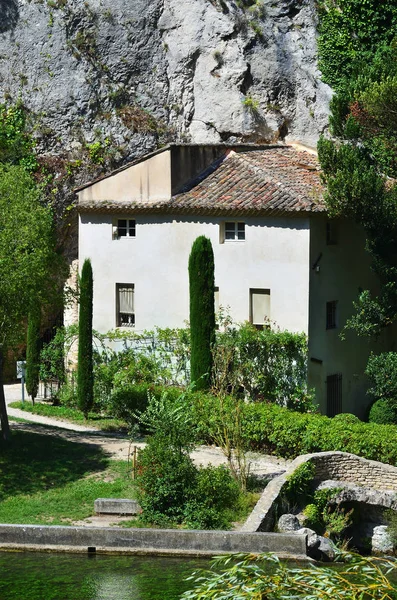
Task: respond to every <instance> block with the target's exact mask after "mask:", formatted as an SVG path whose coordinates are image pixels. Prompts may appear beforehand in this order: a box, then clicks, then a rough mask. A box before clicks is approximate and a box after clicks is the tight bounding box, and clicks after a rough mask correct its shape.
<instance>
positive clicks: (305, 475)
mask: <svg viewBox="0 0 397 600" xmlns="http://www.w3.org/2000/svg"><path fill="white" fill-rule="evenodd" d="M315 472H316V468H315V465H314V463H313V462H305V463H303V464H301V465H299V467H298V468H297V469H295V471H294V472H293V473H291V475H289V476H288V477H287V480H286V482H285V484H284V486H283V489H282V495H283V496H284V498H285V499H286V500H287V502H288V503H289V504H297V503H302V502H303V501H304V500H305V499H306V498H307V497H308V496H309V495H310V490H311V485H312V482H313V478H314V475H315Z"/></svg>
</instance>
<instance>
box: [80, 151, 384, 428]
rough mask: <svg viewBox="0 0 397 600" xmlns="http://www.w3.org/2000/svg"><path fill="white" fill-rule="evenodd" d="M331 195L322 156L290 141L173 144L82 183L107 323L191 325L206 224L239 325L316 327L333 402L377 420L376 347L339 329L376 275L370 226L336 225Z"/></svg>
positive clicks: (88, 248)
mask: <svg viewBox="0 0 397 600" xmlns="http://www.w3.org/2000/svg"><path fill="white" fill-rule="evenodd" d="M322 191H323V190H322V186H321V180H320V172H319V165H318V162H317V158H316V155H315V153H313V152H312V151H311V152H310V151H306V150H302V149H298V148H295V147H293V146H285V145H266V146H252V145H238V146H223V145H213V146H204V145H202V146H197V145H170V146H167V147H165V148H162V149H161V150H158V151H157V152H153V153H151V154H149V155H147V156H145V157H143V158H141V159H139V160H136V161H134V162H133V163H131V164H128V165H126V166H124V167H122V168H121V169H118V170H116V171H114V172H113V173H110V174H109V175H107V176H105V177H102V178H101V179H98V180H96V181H93V182H91V183H88V184H86V185H85V186H82V187H80V188H79V189H78V190H77V193H78V212H79V262H80V265H82V263H83V261H84V259H85V258H90V259H91V262H92V267H93V273H94V316H93V320H94V322H93V326H94V328H95V329H97V330H99V331H101V332H106V331H109V330H111V329H114V328H134V329H135V330H136V331H143V330H145V329H152V328H153V327H155V326H159V327H181V326H183V325H184V323H185V321H186V320H187V319H188V317H189V294H188V270H187V264H188V257H189V253H190V249H191V246H192V243H193V241H194V240H195V239H196V238H197V237H198V236H199V235H202V234H204V235H206V236H207V237H209V238H210V239H211V242H212V246H213V249H214V257H215V285H216V304H217V306H219V305H222V306H223V307H227V308H228V310H229V312H230V315H231V317H232V318H233V320H235V321H245V320H249V321H251V322H252V323H253V324H255V325H256V326H258V327H261V326H264V325H265V323H267V322H268V321H269V320H270V321H271V322H274V323H275V324H276V325H277V326H278V327H280V328H281V329H287V330H290V331H293V332H300V331H304V332H305V333H306V334H308V336H309V352H310V360H309V385H310V386H313V387H315V389H316V396H317V400H318V402H319V404H320V407H321V410H322V411H323V412H325V413H327V414H329V415H331V416H332V415H334V414H336V413H338V412H342V411H343V412H355V413H356V414H357V415H358V416H361V417H362V416H364V411H365V403H366V402H368V401H367V400H366V399H365V389H366V381H365V378H364V376H363V374H362V373H363V371H364V368H365V364H366V362H367V358H368V354H369V352H370V347H369V345H368V346H367V345H366V344H365V343H363V342H361V341H358V340H357V338H356V337H355V336H354V335H351V336H348V338H347V340H346V341H345V342H342V341H341V339H340V337H339V334H340V332H341V326H342V325H343V324H344V322H345V321H346V318H347V317H348V316H349V315H350V314H352V312H353V307H352V301H353V300H354V299H355V298H356V297H357V293H358V290H359V289H360V288H362V289H367V288H370V289H375V288H376V280H375V278H374V276H373V274H372V273H371V270H370V264H369V257H368V256H367V254H366V253H365V250H364V242H365V239H364V235H363V232H362V231H360V230H359V228H357V227H355V226H354V225H353V224H352V223H348V222H344V221H340V222H337V221H330V220H329V219H328V218H327V215H326V212H325V207H324V204H323V202H322ZM382 344H383V345H384V340H383V341H382V342H378V345H379V348H382V347H383V345H382Z"/></svg>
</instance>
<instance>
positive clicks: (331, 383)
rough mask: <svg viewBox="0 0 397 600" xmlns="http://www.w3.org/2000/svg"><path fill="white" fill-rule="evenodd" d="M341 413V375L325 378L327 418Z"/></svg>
mask: <svg viewBox="0 0 397 600" xmlns="http://www.w3.org/2000/svg"><path fill="white" fill-rule="evenodd" d="M341 412H342V374H341V373H336V374H335V375H328V377H327V417H334V416H335V415H337V414H339V413H341Z"/></svg>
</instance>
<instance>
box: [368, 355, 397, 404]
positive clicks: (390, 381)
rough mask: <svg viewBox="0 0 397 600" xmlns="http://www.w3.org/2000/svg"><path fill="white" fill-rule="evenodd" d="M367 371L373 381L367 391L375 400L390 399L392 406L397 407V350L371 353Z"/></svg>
mask: <svg viewBox="0 0 397 600" xmlns="http://www.w3.org/2000/svg"><path fill="white" fill-rule="evenodd" d="M365 373H366V375H368V377H369V379H370V382H371V387H370V388H369V389H368V392H367V393H368V394H370V395H371V396H372V397H373V398H374V399H375V400H388V401H389V405H390V406H396V407H397V352H383V353H382V354H378V355H376V354H371V356H370V357H369V359H368V364H367V368H366V370H365ZM396 410H397V408H396Z"/></svg>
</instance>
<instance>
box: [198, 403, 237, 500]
mask: <svg viewBox="0 0 397 600" xmlns="http://www.w3.org/2000/svg"><path fill="white" fill-rule="evenodd" d="M189 400H190V406H189V410H190V411H192V414H193V415H194V421H195V422H196V423H197V424H198V427H197V434H198V436H200V437H201V438H204V439H207V441H209V442H211V443H214V444H216V445H217V446H219V447H220V448H221V450H222V452H223V454H224V455H225V457H226V458H227V461H228V463H229V468H230V470H231V473H232V474H233V476H234V478H235V479H236V480H237V481H239V483H240V485H241V488H242V489H243V490H245V488H246V484H247V478H248V471H249V465H248V464H247V460H246V451H247V450H248V448H249V441H248V439H247V438H246V436H245V432H244V420H243V414H244V403H243V402H242V401H241V400H238V399H237V398H235V397H233V396H225V395H224V394H222V393H220V394H217V395H213V394H204V393H195V394H192V395H191V396H190V397H189Z"/></svg>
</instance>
